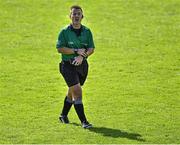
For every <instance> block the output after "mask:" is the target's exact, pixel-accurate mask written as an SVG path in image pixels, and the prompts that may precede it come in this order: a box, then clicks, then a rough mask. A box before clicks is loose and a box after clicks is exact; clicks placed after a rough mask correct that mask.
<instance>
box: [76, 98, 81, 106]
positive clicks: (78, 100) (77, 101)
mask: <svg viewBox="0 0 180 145" xmlns="http://www.w3.org/2000/svg"><path fill="white" fill-rule="evenodd" d="M77 104H82V97H78V98H77V99H76V100H74V105H77Z"/></svg>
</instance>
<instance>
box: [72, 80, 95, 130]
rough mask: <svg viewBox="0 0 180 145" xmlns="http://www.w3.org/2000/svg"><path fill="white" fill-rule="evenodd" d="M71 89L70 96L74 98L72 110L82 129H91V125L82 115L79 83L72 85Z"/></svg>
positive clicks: (83, 114) (82, 108)
mask: <svg viewBox="0 0 180 145" xmlns="http://www.w3.org/2000/svg"><path fill="white" fill-rule="evenodd" d="M72 88H73V91H72V96H73V98H74V108H75V110H76V113H77V115H78V117H79V119H80V121H81V123H82V127H83V128H91V127H92V124H90V123H89V122H88V121H87V119H86V116H85V113H84V106H83V103H82V89H81V86H80V83H78V84H77V85H74V86H73V87H72Z"/></svg>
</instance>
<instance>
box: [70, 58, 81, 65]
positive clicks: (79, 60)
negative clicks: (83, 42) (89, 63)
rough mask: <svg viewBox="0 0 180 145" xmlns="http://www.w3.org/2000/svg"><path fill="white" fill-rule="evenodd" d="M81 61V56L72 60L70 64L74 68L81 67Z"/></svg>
mask: <svg viewBox="0 0 180 145" xmlns="http://www.w3.org/2000/svg"><path fill="white" fill-rule="evenodd" d="M82 61H83V57H82V56H77V57H75V58H74V60H73V62H72V64H73V65H75V66H78V65H81V64H82Z"/></svg>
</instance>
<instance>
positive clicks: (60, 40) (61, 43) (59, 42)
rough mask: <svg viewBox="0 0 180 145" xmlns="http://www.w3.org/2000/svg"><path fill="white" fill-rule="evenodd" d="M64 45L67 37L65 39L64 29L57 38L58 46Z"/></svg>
mask: <svg viewBox="0 0 180 145" xmlns="http://www.w3.org/2000/svg"><path fill="white" fill-rule="evenodd" d="M62 47H66V39H65V36H64V30H62V31H61V32H60V33H59V36H58V40H57V43H56V48H62Z"/></svg>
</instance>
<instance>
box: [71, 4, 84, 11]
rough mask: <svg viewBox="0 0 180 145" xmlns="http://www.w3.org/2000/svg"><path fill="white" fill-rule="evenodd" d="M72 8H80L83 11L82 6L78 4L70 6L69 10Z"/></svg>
mask: <svg viewBox="0 0 180 145" xmlns="http://www.w3.org/2000/svg"><path fill="white" fill-rule="evenodd" d="M72 9H80V10H81V11H82V12H83V10H82V8H81V7H80V6H78V5H73V6H71V8H70V10H72Z"/></svg>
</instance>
